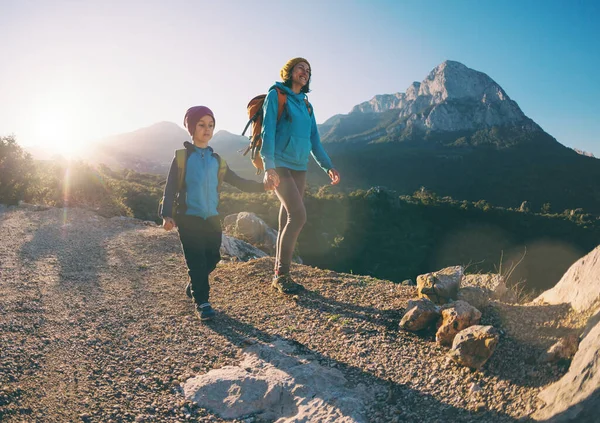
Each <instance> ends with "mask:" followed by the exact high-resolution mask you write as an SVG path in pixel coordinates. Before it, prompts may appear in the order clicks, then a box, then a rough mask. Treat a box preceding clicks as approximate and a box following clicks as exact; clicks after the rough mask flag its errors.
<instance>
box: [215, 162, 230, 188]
mask: <svg viewBox="0 0 600 423" xmlns="http://www.w3.org/2000/svg"><path fill="white" fill-rule="evenodd" d="M213 155H214V156H215V157H216V158H217V161H218V162H219V171H218V172H217V181H218V182H217V191H221V185H223V179H225V175H226V174H227V162H226V161H225V159H224V158H223V157H221V156H219V155H218V154H217V153H213Z"/></svg>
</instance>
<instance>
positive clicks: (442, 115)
mask: <svg viewBox="0 0 600 423" xmlns="http://www.w3.org/2000/svg"><path fill="white" fill-rule="evenodd" d="M387 111H392V112H393V113H392V114H391V116H392V117H393V119H391V122H389V124H387V125H385V124H383V125H382V123H384V122H381V120H382V119H381V117H382V116H381V115H380V116H376V117H375V119H372V120H371V122H372V124H373V127H371V128H368V125H366V126H367V127H365V128H364V129H365V131H363V133H362V135H363V136H360V135H361V134H356V133H354V134H351V135H350V137H348V138H349V140H352V141H365V142H373V141H381V140H382V138H383V139H385V138H389V139H393V138H394V137H395V136H398V135H401V134H402V133H403V132H404V131H406V130H409V129H411V130H412V129H416V130H420V131H434V132H458V131H474V130H478V129H484V128H492V127H495V126H507V125H511V126H519V127H522V128H523V129H524V130H528V131H539V130H541V128H540V127H539V126H538V125H537V124H536V123H535V122H533V121H532V120H531V119H529V118H528V117H527V116H525V114H524V113H523V111H521V109H520V108H519V105H518V104H517V103H516V102H515V101H513V100H511V99H510V97H509V96H508V95H507V94H506V92H505V91H504V90H503V89H502V87H500V86H499V85H498V84H497V83H496V82H494V80H493V79H492V78H490V77H489V76H487V75H486V74H485V73H483V72H478V71H476V70H473V69H470V68H468V67H466V66H465V65H463V64H462V63H459V62H454V61H450V60H448V61H445V62H444V63H442V64H440V65H439V66H437V67H436V68H435V69H433V70H432V71H431V72H430V73H429V75H428V76H427V77H426V78H425V79H424V80H423V81H422V82H420V83H419V82H413V83H412V84H411V85H410V86H409V87H408V88H407V89H406V92H405V93H395V94H384V95H377V96H375V97H373V98H372V99H371V100H369V101H366V102H364V103H361V104H358V105H356V106H355V107H354V108H353V109H352V110H351V111H350V114H349V115H347V116H345V117H341V116H340V115H338V116H336V117H334V118H332V119H330V120H328V121H327V122H325V123H324V124H323V125H322V127H323V132H324V134H323V135H324V138H325V139H326V140H327V141H337V140H340V138H342V139H343V138H344V137H345V136H346V137H347V135H345V131H344V130H343V128H340V127H341V126H344V124H345V123H346V122H345V121H347V120H357V119H358V120H359V121H364V120H365V117H364V116H360V115H359V114H362V115H365V114H372V113H376V114H382V113H384V112H387Z"/></svg>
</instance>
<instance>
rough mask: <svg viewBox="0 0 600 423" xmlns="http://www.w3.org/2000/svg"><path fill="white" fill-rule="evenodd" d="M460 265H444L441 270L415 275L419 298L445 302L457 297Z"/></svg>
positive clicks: (462, 270) (436, 302) (460, 275)
mask: <svg viewBox="0 0 600 423" xmlns="http://www.w3.org/2000/svg"><path fill="white" fill-rule="evenodd" d="M463 274H464V269H463V267H462V266H454V267H446V268H444V269H442V270H439V271H437V272H432V273H426V274H424V275H419V276H417V293H418V295H419V297H420V298H422V297H425V298H429V299H430V300H431V301H433V302H434V303H435V304H446V303H448V302H450V301H451V300H456V299H457V294H458V289H459V288H460V281H461V279H462V277H463Z"/></svg>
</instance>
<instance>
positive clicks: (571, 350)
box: [539, 334, 579, 363]
mask: <svg viewBox="0 0 600 423" xmlns="http://www.w3.org/2000/svg"><path fill="white" fill-rule="evenodd" d="M578 347H579V337H578V336H577V335H575V334H571V335H569V336H565V337H563V338H560V339H559V340H558V341H557V342H556V343H555V344H554V345H552V346H551V347H550V348H549V349H548V351H546V352H545V353H543V354H542V355H541V356H540V360H539V361H540V362H542V363H554V362H556V361H559V360H570V359H571V358H573V356H574V355H575V353H576V352H577V348H578Z"/></svg>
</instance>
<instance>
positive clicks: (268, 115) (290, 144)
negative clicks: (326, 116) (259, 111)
mask: <svg viewBox="0 0 600 423" xmlns="http://www.w3.org/2000/svg"><path fill="white" fill-rule="evenodd" d="M275 87H277V88H279V89H281V90H282V91H283V92H285V93H286V95H287V101H286V106H285V110H284V112H283V115H282V116H281V118H280V119H279V122H278V121H277V111H278V108H279V103H278V96H277V90H276V89H275ZM305 97H306V94H304V93H299V94H296V93H294V92H293V91H292V90H291V89H290V88H288V87H286V86H285V85H283V83H281V82H276V83H275V85H273V86H272V87H271V88H270V89H269V93H268V94H267V98H266V99H265V102H264V105H263V116H264V118H263V126H262V148H261V150H260V155H261V157H262V159H263V162H264V164H265V170H266V169H274V168H275V167H287V168H288V169H292V170H306V167H307V165H308V155H309V153H312V156H313V157H314V159H315V160H316V162H317V163H318V164H319V166H321V168H323V170H324V171H325V172H327V171H329V169H332V168H333V165H332V164H331V160H330V159H329V156H328V155H327V153H326V152H325V150H324V149H323V146H322V145H321V137H320V136H319V131H318V130H317V122H316V120H315V114H314V110H313V113H310V114H309V112H308V109H307V107H306V103H305V102H304V98H305Z"/></svg>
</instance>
